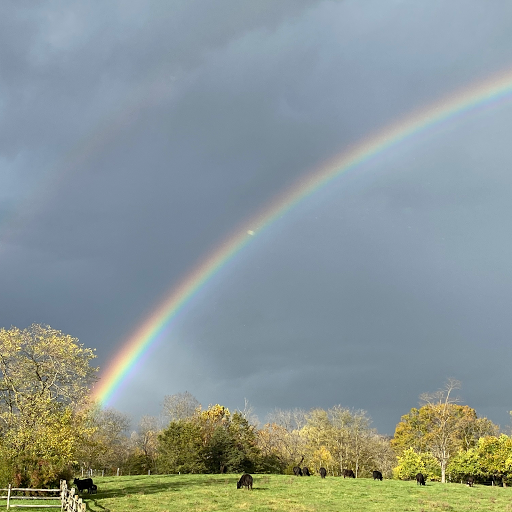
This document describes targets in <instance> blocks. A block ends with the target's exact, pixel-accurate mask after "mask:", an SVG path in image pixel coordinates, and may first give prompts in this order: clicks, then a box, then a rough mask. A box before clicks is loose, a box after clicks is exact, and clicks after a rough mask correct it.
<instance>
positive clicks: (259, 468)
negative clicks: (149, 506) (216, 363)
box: [0, 324, 512, 487]
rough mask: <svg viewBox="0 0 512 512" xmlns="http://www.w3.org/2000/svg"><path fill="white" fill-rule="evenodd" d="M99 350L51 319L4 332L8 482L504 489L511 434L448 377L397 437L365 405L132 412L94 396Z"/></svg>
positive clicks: (1, 450)
mask: <svg viewBox="0 0 512 512" xmlns="http://www.w3.org/2000/svg"><path fill="white" fill-rule="evenodd" d="M94 358H95V354H94V351H93V350H92V349H89V348H86V347H84V346H83V345H81V344H80V343H79V341H78V340H77V339H76V338H73V337H71V336H69V335H67V334H63V333H62V332H60V331H57V330H55V329H52V328H51V327H49V326H44V325H39V324H34V325H32V326H30V327H29V328H27V329H23V330H21V329H18V328H15V327H12V328H11V329H0V485H3V486H5V485H7V484H8V483H12V484H15V485H16V486H18V487H19V486H21V487H44V486H52V485H55V484H56V483H57V482H58V481H59V479H61V478H65V479H68V480H69V479H71V478H72V476H74V475H77V474H80V472H82V471H89V470H91V469H94V470H97V471H106V472H107V474H108V473H109V472H114V473H115V472H116V471H117V470H118V471H120V472H121V473H123V474H141V473H147V472H148V471H150V472H152V473H219V472H235V473H240V472H250V473H252V472H263V473H285V474H293V467H294V466H296V465H297V464H298V463H299V462H302V463H303V465H305V466H308V467H309V468H310V470H311V469H312V470H314V471H317V470H318V469H319V468H320V467H324V468H326V470H327V473H328V474H329V475H332V476H340V475H341V474H342V472H343V470H345V469H351V470H353V471H354V473H355V475H356V477H369V476H371V474H372V471H373V470H379V471H381V472H382V473H383V475H384V477H385V478H399V479H411V478H414V477H415V475H416V474H417V473H419V472H421V473H423V474H425V475H426V476H427V477H428V478H429V479H433V480H439V481H442V482H445V481H460V480H463V479H464V478H466V477H467V476H469V475H472V476H474V477H476V478H480V479H481V480H487V479H493V481H497V480H499V481H502V482H503V484H504V485H505V484H506V483H507V481H508V479H509V478H512V438H511V437H510V436H509V435H507V434H506V433H504V432H501V431H500V429H499V427H498V426H497V425H495V424H493V423H492V422H491V421H490V420H489V419H487V418H479V417H478V416H477V413H476V411H475V410H474V409H472V408H471V407H469V406H467V405H460V403H459V400H458V398H457V397H455V396H454V392H455V390H456V389H458V388H459V387H460V385H459V383H458V382H457V381H454V380H449V381H448V382H447V384H446V386H445V387H444V388H443V389H442V390H440V391H438V392H436V393H433V394H425V395H422V396H421V397H420V398H421V405H420V407H418V408H412V409H411V410H410V411H409V412H408V413H407V414H404V415H403V416H402V418H401V420H400V422H399V423H398V424H397V426H396V429H395V433H394V436H393V437H388V436H383V435H381V434H379V433H378V432H377V430H376V429H374V428H373V427H372V425H371V419H370V417H369V415H368V414H367V412H366V411H363V410H354V409H349V408H345V407H342V406H341V405H336V406H334V407H332V408H330V409H321V408H315V409H311V410H309V411H306V410H302V409H293V410H281V409H275V410H274V411H273V412H272V413H271V414H270V415H269V416H268V418H267V422H266V423H265V424H264V425H259V424H258V422H257V419H256V418H254V417H253V416H252V413H251V410H250V407H249V406H248V404H247V403H246V404H245V407H244V409H243V410H235V411H230V410H229V409H228V408H227V407H225V406H222V405H220V404H215V405H210V406H209V407H207V408H205V409H203V407H202V406H201V404H200V403H199V401H198V400H197V399H196V398H195V397H194V396H192V395H191V394H190V393H188V392H184V393H177V394H174V395H169V396H166V397H165V399H164V404H163V411H162V414H161V415H160V416H159V417H150V416H145V417H143V418H142V419H141V421H140V422H139V425H138V426H137V428H136V429H134V430H132V429H130V420H129V418H128V417H127V416H126V415H124V414H122V413H120V412H118V411H115V410H113V409H102V408H100V407H99V406H98V405H97V404H95V403H94V402H92V401H91V399H90V390H91V387H92V385H93V384H94V382H95V381H96V379H97V371H98V368H96V367H94V366H93V365H92V362H93V360H94Z"/></svg>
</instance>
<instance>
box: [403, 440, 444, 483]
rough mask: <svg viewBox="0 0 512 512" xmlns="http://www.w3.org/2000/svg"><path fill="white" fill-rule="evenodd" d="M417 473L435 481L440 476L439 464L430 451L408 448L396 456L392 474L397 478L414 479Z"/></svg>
mask: <svg viewBox="0 0 512 512" xmlns="http://www.w3.org/2000/svg"><path fill="white" fill-rule="evenodd" d="M418 473H423V476H425V477H426V478H427V479H428V480H434V481H437V480H439V479H440V477H441V466H440V465H439V462H438V461H437V460H436V459H435V458H434V457H433V456H432V455H431V454H430V453H417V452H416V451H414V449H413V448H409V449H408V450H405V451H404V452H403V454H402V455H401V456H399V457H398V466H396V467H395V468H393V476H394V478H397V479H398V480H414V479H415V478H416V475H417V474H418Z"/></svg>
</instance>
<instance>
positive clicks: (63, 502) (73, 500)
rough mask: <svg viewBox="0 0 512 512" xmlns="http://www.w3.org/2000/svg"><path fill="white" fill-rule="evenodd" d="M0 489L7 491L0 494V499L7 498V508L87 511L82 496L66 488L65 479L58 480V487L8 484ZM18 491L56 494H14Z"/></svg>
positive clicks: (72, 489)
mask: <svg viewBox="0 0 512 512" xmlns="http://www.w3.org/2000/svg"><path fill="white" fill-rule="evenodd" d="M0 491H7V496H0V499H7V510H9V509H10V508H60V510H61V512H87V508H86V506H85V503H83V502H82V498H79V497H78V496H77V495H76V494H75V489H74V488H71V489H68V484H67V482H66V480H61V481H60V489H26V488H21V487H12V486H11V484H9V487H8V488H7V489H0ZM18 492H25V493H26V492H39V493H54V494H57V496H24V495H21V496H20V495H19V494H16V493H18ZM12 500H24V501H29V500H37V501H45V500H54V501H56V500H59V503H58V504H57V503H52V504H47V502H46V504H45V503H20V504H18V503H11V501H12Z"/></svg>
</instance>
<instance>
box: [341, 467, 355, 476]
mask: <svg viewBox="0 0 512 512" xmlns="http://www.w3.org/2000/svg"><path fill="white" fill-rule="evenodd" d="M355 477H356V475H354V472H353V471H352V470H351V469H344V470H343V478H355Z"/></svg>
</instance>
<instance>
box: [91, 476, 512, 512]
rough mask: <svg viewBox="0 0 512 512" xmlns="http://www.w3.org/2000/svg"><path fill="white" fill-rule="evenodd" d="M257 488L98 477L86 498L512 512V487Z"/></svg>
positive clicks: (115, 507) (293, 483) (330, 484)
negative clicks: (96, 487) (93, 489)
mask: <svg viewBox="0 0 512 512" xmlns="http://www.w3.org/2000/svg"><path fill="white" fill-rule="evenodd" d="M253 476H254V490H253V491H249V490H246V489H238V490H237V488H236V482H237V480H238V479H239V477H240V475H163V476H160V475H155V476H131V477H105V478H97V479H95V483H96V484H97V485H98V494H96V495H95V494H93V495H91V496H90V497H88V496H87V493H86V494H84V495H83V497H84V498H85V501H86V503H87V507H88V508H87V509H88V510H91V511H93V512H127V511H137V512H139V511H140V512H178V511H179V512H183V511H191V512H209V511H211V512H217V511H219V512H220V511H236V510H241V511H251V512H252V511H254V512H268V511H279V512H281V511H282V512H285V511H286V512H291V511H294V512H297V511H307V512H340V511H343V510H347V511H351V512H353V511H361V512H363V511H364V512H371V511H375V512H377V511H378V512H383V511H389V512H396V511H398V510H399V511H400V512H406V511H414V512H423V511H424V512H427V511H428V512H436V511H454V512H455V511H456V512H466V511H468V512H469V511H472V512H474V511H486V512H492V511H496V512H498V511H500V512H508V511H511V512H512V488H505V489H504V488H501V487H487V486H482V485H477V486H475V487H472V488H470V487H467V486H466V485H461V484H440V483H435V482H427V485H426V486H425V487H423V486H418V485H416V482H413V481H411V482H402V481H397V480H384V481H383V482H379V481H373V480H372V479H366V478H365V479H357V480H354V479H343V478H340V477H338V478H335V477H327V478H326V479H325V480H322V479H321V478H320V477H319V476H318V475H315V476H311V477H309V478H308V477H295V476H289V475H257V474H256V475H253Z"/></svg>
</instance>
